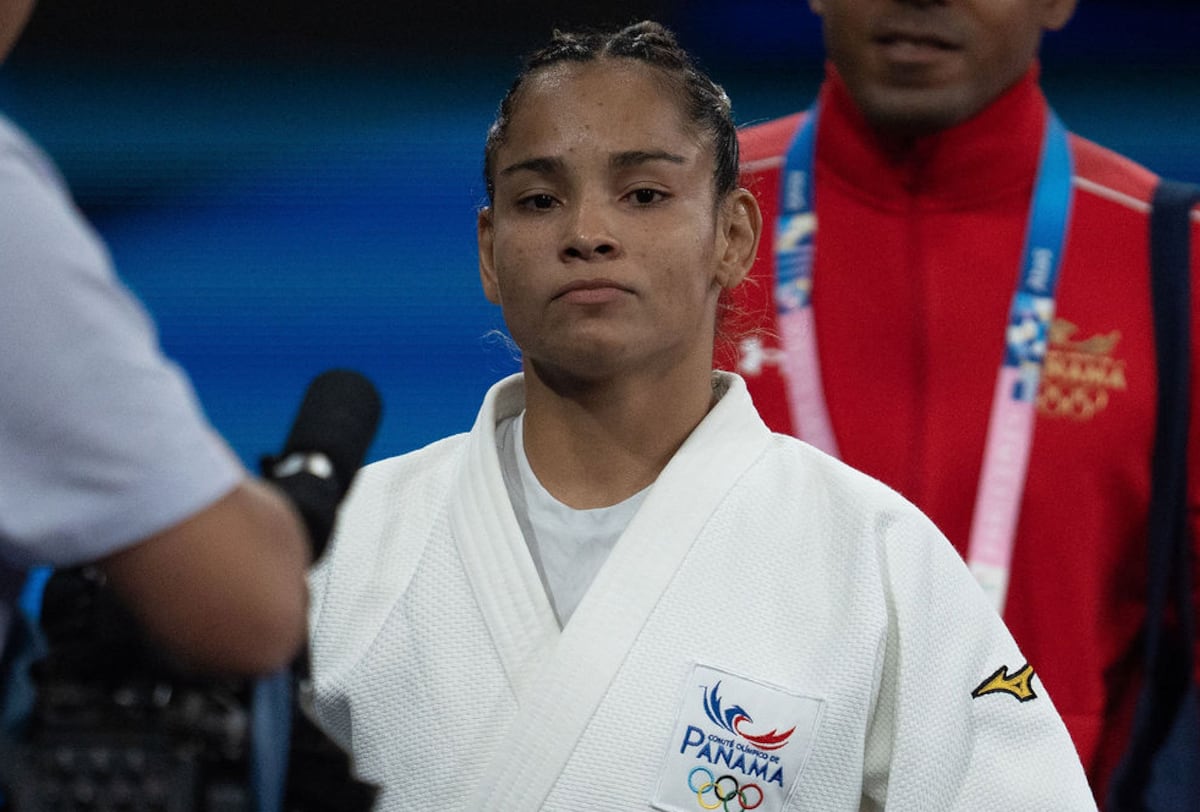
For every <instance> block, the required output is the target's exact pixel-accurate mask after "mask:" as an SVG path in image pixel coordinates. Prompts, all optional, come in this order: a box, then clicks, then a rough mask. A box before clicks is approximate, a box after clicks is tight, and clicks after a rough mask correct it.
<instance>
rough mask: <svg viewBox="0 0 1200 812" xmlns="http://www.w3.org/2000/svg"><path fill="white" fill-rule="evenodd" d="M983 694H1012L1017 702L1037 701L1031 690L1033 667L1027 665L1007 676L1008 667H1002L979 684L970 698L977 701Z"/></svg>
mask: <svg viewBox="0 0 1200 812" xmlns="http://www.w3.org/2000/svg"><path fill="white" fill-rule="evenodd" d="M984 694H1012V695H1013V696H1015V697H1016V698H1017V701H1018V702H1028V701H1029V700H1031V699H1037V694H1036V693H1034V690H1033V667H1032V666H1030V665H1029V664H1028V663H1026V664H1025V665H1023V666H1021V668H1020V670H1018V671H1016V672H1014V673H1012V674H1009V673H1008V666H1007V665H1002V666H1000V667H999V668H997V669H996V673H994V674H992V675H991V676H990V677H988V678H987V679H985V680H984V681H983V682H981V683H979V687H978V688H976V689H975V690H974V691H971V697H972V698H973V699H978V698H979V697H981V696H983V695H984Z"/></svg>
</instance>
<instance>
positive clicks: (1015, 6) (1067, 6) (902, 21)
mask: <svg viewBox="0 0 1200 812" xmlns="http://www.w3.org/2000/svg"><path fill="white" fill-rule="evenodd" d="M809 5H810V6H811V7H812V9H813V11H814V12H816V13H817V14H819V15H820V16H821V20H822V25H823V29H824V36H825V48H826V52H827V54H828V56H829V58H830V60H831V61H832V62H833V64H834V66H835V67H836V68H837V70H838V73H839V74H840V75H841V77H842V78H843V79H844V80H845V82H846V86H847V88H848V89H849V91H850V95H851V96H852V97H853V98H854V101H855V103H856V104H857V105H858V107H859V108H860V109H861V110H862V112H863V114H864V115H865V116H866V117H867V120H868V121H869V122H870V123H871V124H872V126H874V127H876V128H877V129H879V130H880V131H881V132H883V133H885V134H889V135H898V136H915V135H925V134H928V133H931V132H936V131H938V130H941V129H945V128H946V127H950V126H953V125H955V124H958V123H959V122H961V121H965V120H966V119H968V118H970V117H971V116H973V115H975V114H976V113H978V112H979V111H980V110H982V109H983V108H984V107H986V106H987V105H988V104H989V103H990V102H991V101H992V100H993V99H995V98H996V97H997V96H999V95H1000V94H1001V93H1003V92H1004V91H1005V90H1006V89H1007V88H1008V87H1010V86H1011V85H1012V84H1013V83H1014V82H1015V81H1016V80H1017V79H1019V78H1020V77H1021V76H1022V75H1023V74H1024V73H1025V72H1026V71H1027V70H1028V69H1029V67H1030V65H1031V63H1032V62H1033V60H1034V58H1035V57H1036V56H1037V50H1038V45H1039V44H1040V42H1041V37H1042V32H1043V31H1045V30H1052V29H1057V28H1061V27H1062V26H1063V25H1064V24H1066V21H1067V20H1068V19H1069V18H1070V16H1071V13H1072V12H1073V11H1074V8H1075V0H809Z"/></svg>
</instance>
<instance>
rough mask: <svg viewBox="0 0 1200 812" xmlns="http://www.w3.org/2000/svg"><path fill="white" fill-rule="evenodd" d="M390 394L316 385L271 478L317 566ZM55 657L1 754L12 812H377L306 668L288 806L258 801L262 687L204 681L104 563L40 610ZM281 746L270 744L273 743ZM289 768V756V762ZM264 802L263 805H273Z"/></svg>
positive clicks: (55, 591)
mask: <svg viewBox="0 0 1200 812" xmlns="http://www.w3.org/2000/svg"><path fill="white" fill-rule="evenodd" d="M380 411H381V404H380V399H379V395H378V393H377V392H376V391H375V388H374V387H373V386H372V385H371V383H370V382H369V381H367V379H366V378H363V377H362V376H361V375H358V374H357V373H354V372H349V371H346V370H333V371H330V372H326V373H323V374H322V375H319V376H318V377H317V378H316V379H314V381H313V382H312V384H311V385H310V387H309V389H308V391H307V393H306V395H305V398H304V401H303V403H302V404H301V407H300V409H299V412H298V414H297V417H296V420H295V423H294V424H293V427H292V430H291V433H290V434H289V435H288V438H287V441H286V442H285V443H284V450H283V453H282V454H280V455H279V456H277V457H276V456H272V457H264V458H263V461H262V467H263V475H264V477H265V478H266V479H268V480H270V481H272V482H273V483H274V484H275V485H276V486H278V487H279V488H280V490H282V491H283V492H284V493H285V494H287V495H288V497H289V498H290V499H291V500H292V501H293V503H294V504H295V505H296V507H297V509H298V510H299V512H300V514H301V515H302V516H303V518H304V521H305V524H306V526H307V528H308V531H309V536H310V539H311V541H312V544H313V549H314V554H313V557H314V559H315V558H317V557H319V555H320V553H321V552H322V551H323V550H324V547H325V544H326V542H327V540H328V536H329V532H330V529H331V528H332V526H333V523H334V518H335V514H336V510H337V507H338V504H339V503H340V501H341V499H342V497H343V496H344V495H345V493H346V490H347V489H348V488H349V485H350V481H351V480H352V478H353V476H354V473H355V472H356V471H357V469H358V468H359V466H360V465H361V464H362V461H363V458H364V457H365V455H366V452H367V448H368V446H369V445H370V442H371V439H372V437H373V436H374V432H375V428H376V426H377V424H378V421H379V415H380ZM40 625H41V630H42V637H43V639H44V644H45V651H46V653H45V655H44V656H42V657H41V658H40V659H38V660H37V661H35V662H34V663H33V666H32V668H31V670H30V676H31V678H32V683H33V687H34V696H33V702H32V708H31V709H30V713H29V715H28V719H27V722H26V724H25V730H24V731H23V735H22V736H21V737H20V738H19V740H18V741H17V742H15V743H13V744H9V745H6V746H5V747H4V748H3V750H4V751H3V752H0V759H3V761H4V763H3V764H0V776H3V778H4V784H3V793H4V798H3V805H4V806H5V808H6V809H8V810H12V812H57V811H58V810H62V811H63V812H67V811H68V810H69V811H70V812H76V811H78V810H87V812H264V810H263V809H261V808H260V805H261V806H262V807H269V808H271V809H275V810H278V811H279V812H327V811H328V812H334V811H335V810H338V811H339V812H365V810H367V809H369V808H370V807H371V805H372V803H373V802H374V799H375V797H376V795H377V793H378V790H377V788H376V787H374V786H372V785H370V784H367V783H364V782H361V781H359V780H357V779H356V778H354V776H353V775H352V772H351V769H350V760H349V758H348V756H347V755H346V753H345V752H344V751H343V750H342V749H341V748H339V747H338V746H337V745H336V744H335V743H334V742H333V741H332V740H331V739H329V738H328V737H327V736H326V735H325V734H324V733H322V732H321V731H320V729H319V728H318V727H317V726H316V725H315V724H314V723H313V722H312V721H311V719H310V717H309V715H308V713H307V712H306V711H305V710H304V709H303V707H302V703H301V698H302V697H305V696H307V695H308V693H309V691H310V686H309V685H308V665H307V658H306V657H305V656H304V655H302V656H301V657H300V658H298V659H297V660H296V662H295V663H294V664H293V667H292V669H291V670H290V672H289V673H288V674H287V675H286V676H287V679H288V680H289V681H290V683H291V684H290V697H291V698H290V710H289V714H290V719H289V720H287V725H285V726H286V727H290V732H289V733H288V734H285V735H287V747H286V760H287V768H286V776H285V778H284V781H283V784H284V786H283V791H282V797H280V798H269V799H266V800H264V799H263V798H261V797H256V790H255V787H256V783H255V779H256V776H255V772H256V765H258V764H259V763H260V762H259V761H257V760H256V749H255V748H256V739H255V734H256V733H257V734H259V735H260V736H262V735H263V734H264V733H270V732H272V731H262V730H257V731H256V730H255V720H256V716H255V709H254V707H253V694H254V688H255V684H256V683H255V681H254V680H251V679H241V678H215V677H213V676H211V675H200V674H196V673H194V672H191V671H189V670H188V669H186V668H184V667H183V666H182V664H180V663H178V662H175V661H172V660H171V659H170V658H169V657H168V656H167V655H166V654H164V653H163V652H162V650H161V649H159V648H158V647H156V646H153V645H152V644H150V643H149V642H148V641H147V640H146V639H145V637H144V636H143V633H142V632H141V630H140V629H139V628H138V626H137V624H136V622H135V621H134V619H133V616H132V615H131V614H130V613H129V611H128V610H127V609H126V608H125V607H124V606H122V604H121V602H120V600H119V598H118V597H117V595H116V594H115V593H114V592H113V591H112V590H111V588H110V587H109V586H108V585H107V583H106V581H105V578H104V575H103V573H102V572H101V571H100V570H99V569H98V568H96V567H93V566H82V567H76V568H71V569H61V570H58V571H56V572H54V573H53V575H52V576H51V577H50V579H49V581H48V582H47V584H46V587H45V590H44V593H43V598H42V608H41V613H40ZM268 746H271V745H270V744H269V743H268ZM281 758H282V756H281ZM260 802H262V803H261V804H260Z"/></svg>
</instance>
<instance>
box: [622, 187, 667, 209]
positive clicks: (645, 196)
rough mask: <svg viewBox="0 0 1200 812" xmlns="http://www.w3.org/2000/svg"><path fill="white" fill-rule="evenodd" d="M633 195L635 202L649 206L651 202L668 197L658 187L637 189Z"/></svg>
mask: <svg viewBox="0 0 1200 812" xmlns="http://www.w3.org/2000/svg"><path fill="white" fill-rule="evenodd" d="M631 197H632V198H633V202H635V203H637V204H639V205H642V206H648V205H650V204H651V203H657V202H658V201H660V200H664V199H665V198H666V194H665V193H663V192H660V191H659V190H658V189H635V190H634V191H633V192H632V193H631Z"/></svg>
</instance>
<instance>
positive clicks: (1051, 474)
mask: <svg viewBox="0 0 1200 812" xmlns="http://www.w3.org/2000/svg"><path fill="white" fill-rule="evenodd" d="M1037 75H1038V70H1037V67H1036V66H1034V67H1033V68H1032V69H1031V70H1030V72H1029V73H1028V75H1026V76H1025V77H1024V78H1023V79H1022V80H1021V81H1020V82H1019V83H1017V84H1016V85H1015V86H1014V87H1013V88H1011V89H1010V90H1009V91H1007V92H1006V93H1005V94H1004V95H1003V96H1001V97H1000V98H999V99H997V100H996V101H995V102H994V103H993V104H992V105H991V106H990V107H989V108H987V109H986V110H985V111H983V112H982V113H981V114H979V115H977V116H975V117H974V118H972V119H970V120H969V121H966V122H964V123H963V124H961V125H959V126H957V127H955V128H953V129H951V130H949V131H946V132H943V133H940V134H937V135H934V136H931V137H929V138H927V139H924V140H923V141H922V142H920V143H919V144H918V146H917V148H916V149H915V150H914V151H913V152H912V153H910V154H906V155H904V156H896V155H894V154H890V153H889V151H888V149H887V148H886V147H885V146H884V145H883V144H882V143H881V142H880V141H879V140H878V139H877V138H876V136H875V135H874V134H873V133H872V131H871V130H870V129H869V127H868V126H867V124H866V122H865V121H864V120H863V118H862V116H861V114H860V113H859V112H858V111H857V109H856V108H855V107H854V105H853V103H852V102H851V100H850V98H849V95H848V94H847V91H846V89H845V86H844V85H843V84H842V82H841V80H840V79H839V77H838V76H837V75H836V73H835V72H834V71H833V70H832V68H830V69H829V71H828V76H827V79H826V82H825V84H824V85H823V87H822V90H821V96H820V101H821V105H822V107H821V111H822V112H821V118H820V122H819V132H818V133H817V155H816V192H815V195H816V198H815V199H816V213H817V217H818V222H819V227H818V231H817V238H816V260H815V263H816V264H815V268H814V298H813V308H814V313H815V318H816V325H817V346H818V349H819V354H820V364H821V371H822V376H823V383H824V389H825V396H826V401H827V403H828V407H829V412H830V415H831V419H832V423H833V429H834V433H835V435H836V437H837V441H838V444H839V447H840V451H841V454H842V457H843V458H844V459H845V461H846V462H848V463H849V464H851V465H853V466H854V467H856V468H859V469H861V470H863V471H865V472H867V473H868V474H871V475H873V476H875V477H878V478H879V479H881V480H883V481H884V482H886V483H888V484H889V485H891V486H892V487H894V488H895V489H897V490H898V491H900V492H901V493H902V494H904V495H905V496H907V497H908V498H909V499H911V500H912V501H913V502H915V503H916V504H917V505H918V506H920V507H921V508H922V509H923V510H924V511H925V512H926V513H927V514H928V515H929V516H930V517H931V518H932V519H933V520H934V521H935V522H936V523H937V524H938V525H939V526H940V527H941V528H942V530H943V531H944V532H945V533H946V535H947V536H948V537H949V538H950V540H951V541H952V542H953V543H954V545H955V546H956V548H957V549H958V550H959V552H960V553H965V550H966V545H967V539H968V532H969V530H970V525H971V512H972V510H973V507H974V500H975V492H976V485H977V481H978V477H979V472H980V464H981V460H982V457H983V448H984V438H985V434H986V431H987V424H988V417H989V410H990V407H991V403H992V394H993V387H994V385H995V381H996V373H997V369H998V367H999V365H1000V363H1001V360H1002V354H1003V349H1004V328H1005V325H1006V323H1007V317H1008V308H1009V304H1010V301H1011V298H1012V295H1013V290H1014V288H1015V286H1016V282H1017V276H1018V264H1019V261H1020V254H1021V249H1022V246H1023V243H1024V236H1025V229H1026V220H1027V217H1028V212H1029V205H1030V196H1031V192H1032V188H1033V183H1034V178H1035V173H1036V169H1037V163H1038V157H1039V150H1040V146H1041V140H1042V131H1043V124H1044V121H1045V116H1046V114H1047V105H1046V101H1045V99H1044V97H1043V95H1042V93H1041V91H1040V89H1039V87H1038V83H1037ZM800 118H801V116H800V115H794V116H790V117H788V118H784V119H780V120H776V121H772V122H769V123H766V124H761V125H758V126H754V127H751V128H748V129H745V130H743V131H742V133H741V147H742V183H743V185H745V186H746V187H747V188H749V189H751V190H752V191H753V192H754V193H755V194H756V196H757V197H758V200H759V202H760V205H761V206H762V208H763V214H764V236H763V240H762V245H761V247H760V249H759V255H758V259H757V262H756V265H755V268H754V270H753V271H752V272H751V277H750V279H749V280H747V283H743V284H742V285H741V286H740V287H739V288H738V289H737V290H736V291H735V294H734V302H733V304H734V309H735V311H737V310H741V311H742V312H743V314H748V315H749V316H750V319H751V321H752V322H753V323H756V324H757V325H759V326H760V327H765V329H763V330H761V331H760V332H758V333H748V334H747V333H744V332H742V333H740V336H741V339H740V344H739V346H738V347H737V348H736V349H730V348H726V349H725V350H722V351H720V352H719V353H718V364H720V365H721V366H723V367H725V368H730V369H737V370H738V371H739V372H741V373H742V375H743V376H744V377H745V378H746V380H747V382H748V384H749V387H750V391H751V394H752V395H753V397H754V400H755V402H756V404H757V405H758V408H759V410H760V411H761V413H762V414H763V417H764V418H765V419H766V421H767V423H768V424H769V425H770V426H771V427H772V428H773V429H775V430H777V431H781V432H787V433H790V432H791V430H792V426H791V418H790V416H789V413H788V409H787V403H786V400H785V398H786V396H785V391H784V385H783V379H782V378H781V376H780V372H779V368H778V365H777V358H778V356H777V353H778V352H779V344H778V341H777V340H775V339H774V338H773V337H772V335H773V332H772V331H773V328H774V327H775V305H774V301H773V292H772V287H773V276H774V273H773V268H772V242H773V240H772V231H773V228H774V221H775V216H776V213H777V212H778V208H779V179H780V167H781V165H782V156H783V155H784V154H785V153H786V151H787V148H788V146H789V145H790V143H791V139H792V136H793V134H794V132H795V130H796V128H797V125H798V123H799V121H800ZM1071 149H1072V154H1073V157H1074V163H1075V166H1074V173H1075V177H1074V190H1073V204H1072V211H1071V219H1070V223H1069V226H1068V228H1069V235H1068V238H1067V240H1066V243H1065V255H1064V258H1063V264H1062V267H1061V271H1060V282H1059V285H1058V296H1057V308H1056V314H1055V322H1054V325H1053V328H1052V335H1051V343H1050V348H1049V352H1048V355H1047V358H1046V362H1045V366H1044V368H1043V373H1042V381H1041V388H1040V394H1039V400H1038V414H1037V420H1036V426H1035V430H1034V437H1033V448H1032V454H1031V458H1030V463H1029V472H1028V479H1027V483H1026V489H1025V493H1024V498H1023V502H1022V504H1021V512H1020V518H1019V523H1018V527H1017V541H1016V547H1015V550H1014V554H1013V564H1012V580H1011V583H1010V587H1009V592H1008V601H1007V605H1006V609H1005V620H1006V621H1007V623H1008V625H1009V627H1010V629H1011V630H1012V632H1013V635H1014V636H1015V637H1016V639H1017V641H1018V643H1019V644H1020V646H1021V647H1022V649H1023V652H1024V653H1025V655H1026V656H1028V657H1029V659H1030V662H1031V663H1032V664H1033V666H1034V668H1035V669H1036V670H1037V673H1038V674H1039V676H1040V677H1041V679H1042V681H1043V683H1044V685H1045V686H1046V689H1047V690H1048V691H1049V693H1050V694H1051V696H1052V697H1053V699H1054V702H1055V704H1056V705H1057V706H1058V709H1059V710H1060V712H1061V713H1062V715H1063V717H1064V720H1065V721H1066V724H1067V727H1068V728H1069V729H1070V731H1071V735H1072V736H1073V737H1074V740H1075V743H1076V745H1077V746H1078V748H1079V752H1080V756H1081V758H1082V760H1083V763H1084V766H1085V768H1086V769H1087V771H1088V774H1089V778H1090V780H1091V782H1092V785H1093V788H1094V789H1095V790H1096V793H1097V795H1098V797H1100V798H1103V789H1104V787H1105V786H1106V783H1107V779H1108V775H1109V773H1110V772H1111V769H1112V768H1113V767H1114V766H1115V763H1116V761H1117V760H1118V759H1119V757H1120V755H1121V753H1122V748H1123V746H1124V742H1125V737H1126V735H1127V729H1128V725H1129V720H1130V718H1131V715H1132V708H1133V701H1134V698H1135V695H1136V689H1137V685H1136V682H1137V679H1138V677H1137V669H1136V668H1135V667H1134V666H1133V665H1132V662H1133V660H1134V659H1135V658H1136V657H1137V655H1138V654H1140V648H1139V642H1138V640H1137V637H1136V635H1137V632H1138V626H1139V622H1140V620H1141V618H1142V616H1143V613H1144V590H1145V545H1146V537H1145V530H1146V516H1147V503H1148V500H1149V485H1150V464H1149V463H1150V456H1151V448H1152V444H1153V438H1154V421H1155V385H1156V372H1155V358H1154V343H1153V323H1152V316H1151V309H1150V288H1149V276H1148V274H1149V270H1148V257H1149V240H1148V203H1147V202H1148V201H1149V199H1150V197H1151V195H1152V193H1153V189H1154V184H1155V181H1156V177H1155V176H1154V175H1153V174H1152V173H1151V172H1149V171H1148V170H1146V169H1144V168H1142V167H1140V166H1138V165H1136V164H1134V163H1133V162H1131V161H1129V160H1127V159H1125V158H1122V157H1121V156H1119V155H1116V154H1114V153H1112V152H1110V151H1108V150H1105V149H1103V148H1102V147H1099V146H1097V145H1095V144H1093V143H1090V142H1088V141H1086V140H1084V139H1082V138H1079V137H1078V136H1074V135H1072V137H1071ZM1192 267H1193V281H1192V298H1193V302H1192V312H1193V314H1200V276H1198V275H1197V273H1196V269H1198V268H1200V216H1197V214H1196V213H1195V212H1193V237H1192ZM736 330H737V328H736V327H735V331H736ZM1192 338H1193V343H1194V344H1198V342H1200V320H1197V319H1196V318H1195V317H1193V324H1192ZM1192 359H1193V364H1192V368H1193V371H1192V382H1193V394H1192V409H1193V416H1192V426H1193V430H1192V435H1191V436H1192V440H1193V442H1192V443H1191V447H1190V448H1189V460H1190V468H1189V470H1190V471H1191V475H1190V483H1189V488H1190V493H1189V504H1190V507H1191V510H1192V514H1193V516H1196V515H1198V511H1200V442H1196V440H1197V437H1198V435H1200V392H1197V391H1195V389H1196V387H1197V382H1200V346H1194V347H1193V349H1192ZM1019 665H1020V663H1017V664H1014V667H1016V666H1019Z"/></svg>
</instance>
